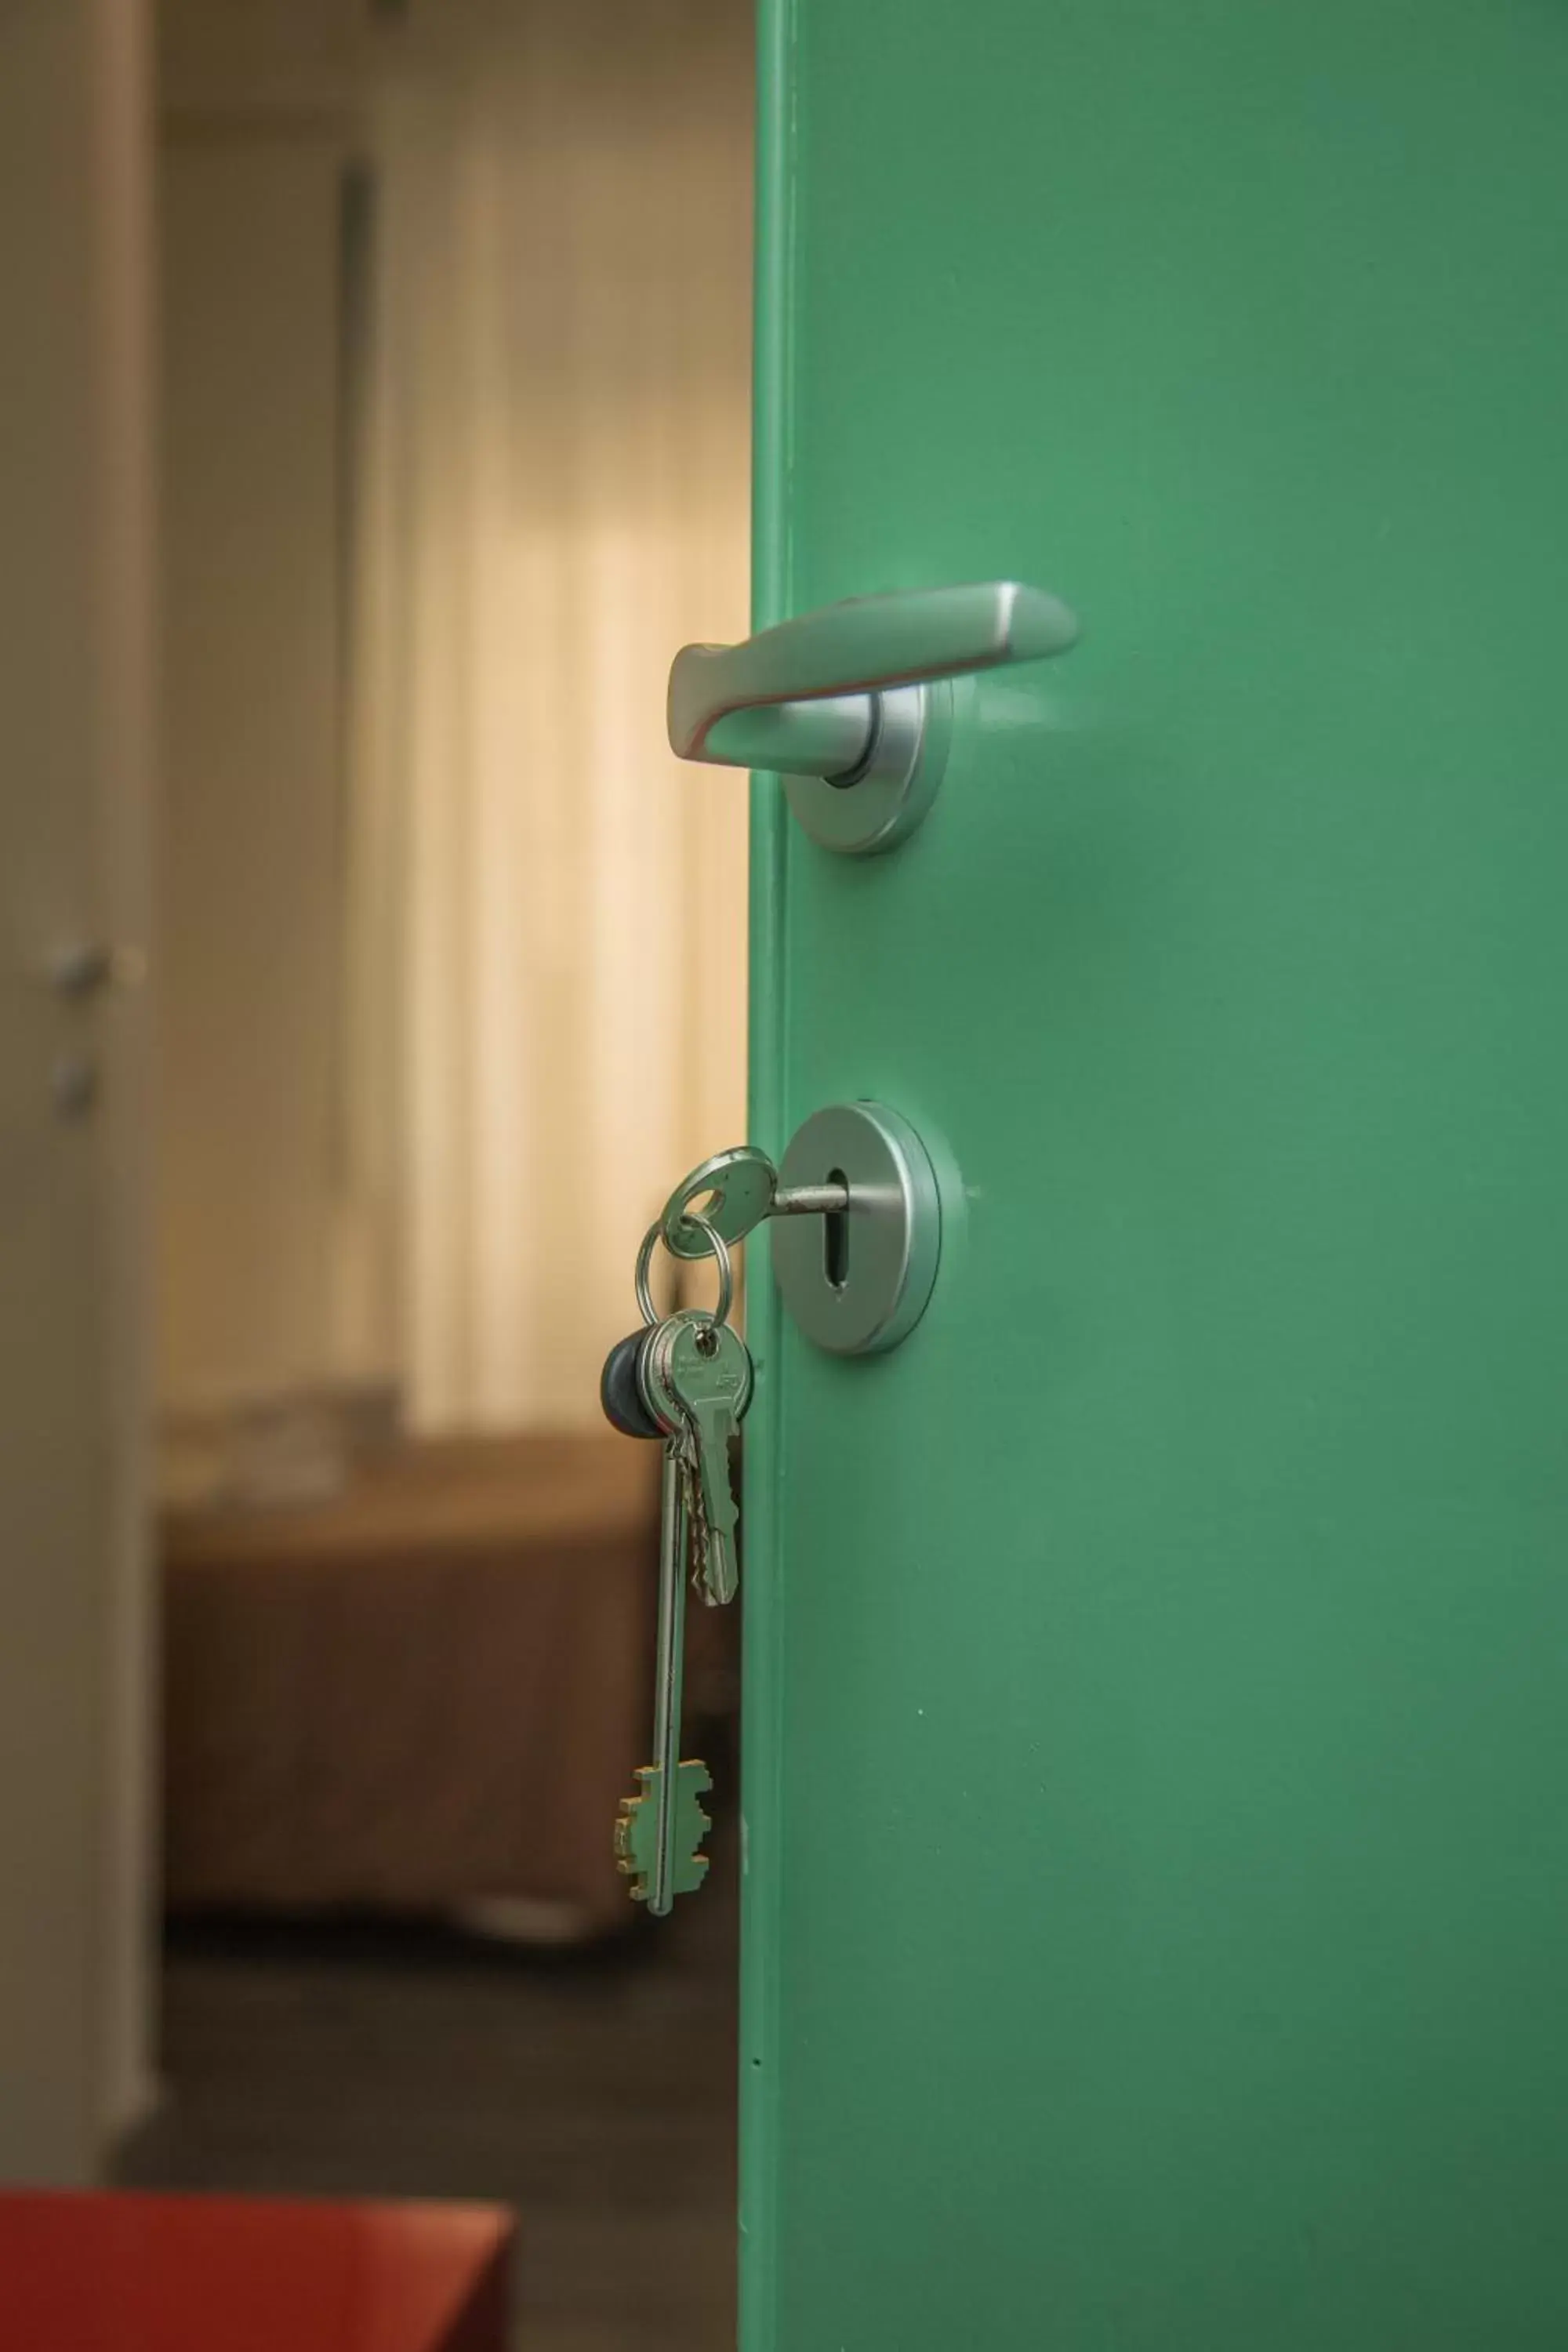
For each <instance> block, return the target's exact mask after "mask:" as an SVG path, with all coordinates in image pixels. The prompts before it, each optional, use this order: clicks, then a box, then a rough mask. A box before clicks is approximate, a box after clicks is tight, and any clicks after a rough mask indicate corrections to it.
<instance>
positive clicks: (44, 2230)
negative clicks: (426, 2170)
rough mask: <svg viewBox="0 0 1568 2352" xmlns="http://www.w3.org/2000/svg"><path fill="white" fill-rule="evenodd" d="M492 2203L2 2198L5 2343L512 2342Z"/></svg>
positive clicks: (214, 2346)
mask: <svg viewBox="0 0 1568 2352" xmlns="http://www.w3.org/2000/svg"><path fill="white" fill-rule="evenodd" d="M511 2241H512V2221H511V2217H510V2214H507V2213H505V2212H503V2211H501V2210H500V2209H499V2208H497V2207H494V2206H488V2205H415V2204H410V2205H384V2204H377V2205H371V2204H331V2205H326V2204H304V2203H296V2202H292V2201H289V2200H276V2201H274V2200H264V2199H249V2198H228V2197H211V2198H209V2197H140V2196H127V2195H118V2194H113V2195H74V2194H54V2193H48V2192H33V2191H28V2192H23V2193H19V2194H14V2195H8V2196H7V2195H0V2278H4V2280H5V2293H4V2294H3V2295H0V2352H506V2343H507V2306H508V2300H509V2295H508V2270H509V2264H510V2250H511Z"/></svg>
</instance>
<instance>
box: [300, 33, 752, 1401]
mask: <svg viewBox="0 0 1568 2352" xmlns="http://www.w3.org/2000/svg"><path fill="white" fill-rule="evenodd" d="M749 20H750V12H749V10H748V9H747V8H746V7H745V6H744V5H742V0H638V5H635V6H633V5H627V0H570V4H569V5H568V0H553V5H542V0H489V5H485V4H484V0H426V5H425V6H424V7H423V9H421V7H420V5H418V0H416V5H414V7H413V9H412V11H411V13H410V15H409V16H408V18H407V19H406V20H405V24H404V26H402V28H401V29H400V31H399V33H398V35H397V37H396V38H395V41H393V42H392V43H391V44H389V55H388V59H387V68H388V69H387V74H386V78H385V80H384V88H383V90H382V96H381V101H380V105H379V114H378V121H379V130H378V137H377V154H376V164H377V178H378V194H377V215H376V229H375V250H376V254H377V260H376V266H375V273H374V274H375V293H374V306H373V315H374V332H373V337H372V346H371V347H372V349H373V351H374V362H373V368H372V383H371V393H370V399H369V407H368V433H367V452H368V454H367V463H366V467H365V476H366V479H365V484H364V494H363V502H362V516H361V526H360V532H359V537H360V550H361V551H360V561H359V565H358V572H359V587H358V593H357V596H356V599H355V603H356V622H355V635H356V649H355V656H354V669H355V676H356V679H357V689H356V717H355V729H354V741H355V760H354V763H353V764H354V770H355V779H354V786H353V814H352V818H351V824H350V844H349V847H350V883H351V898H352V903H353V914H352V920H351V934H352V956H353V969H352V972H351V986H350V1003H351V1013H350V1030H351V1035H350V1041H349V1046H350V1050H349V1053H348V1055H347V1056H346V1061H347V1065H348V1067H349V1070H350V1073H351V1077H350V1088H351V1092H350V1103H349V1114H348V1122H347V1124H348V1129H349V1153H348V1157H349V1160H350V1163H351V1168H350V1176H351V1181H350V1185H349V1192H348V1209H347V1215H346V1220H345V1234H344V1249H343V1253H342V1263H343V1265H344V1267H345V1268H346V1273H345V1277H344V1298H345V1303H344V1308H343V1314H344V1318H345V1321H346V1324H347V1327H348V1331H349V1337H348V1340H347V1342H346V1347H345V1352H346V1353H347V1354H348V1355H349V1356H350V1357H353V1355H355V1354H356V1353H357V1354H358V1355H360V1356H362V1357H364V1356H373V1357H374V1356H375V1355H377V1354H378V1353H379V1354H383V1355H384V1354H387V1353H390V1354H391V1355H392V1356H393V1357H394V1358H395V1361H396V1362H397V1364H398V1366H399V1367H400V1369H401V1372H402V1375H403V1378H404V1381H405V1390H406V1394H407V1398H408V1402H409V1408H410V1413H411V1418H412V1420H413V1421H414V1423H415V1424H416V1426H418V1427H421V1428H425V1429H435V1428H452V1427H462V1426H467V1427H517V1426H526V1425H532V1426H549V1425H552V1424H555V1425H562V1424H566V1425H569V1424H572V1423H581V1422H584V1421H588V1420H591V1419H592V1418H593V1416H594V1415H595V1412H596V1410H597V1406H596V1386H597V1379H598V1371H599V1365H600V1362H601V1360H602V1358H603V1355H604V1352H605V1349H606V1347H607V1346H608V1344H609V1343H610V1341H611V1340H612V1339H615V1338H616V1337H617V1336H618V1335H619V1334H620V1333H621V1332H623V1331H625V1330H626V1329H628V1328H631V1326H632V1325H633V1323H634V1322H635V1320H636V1310H635V1308H634V1307H633V1304H632V1293H631V1269H632V1260H633V1255H634V1253H635V1251H636V1247H637V1241H638V1239H639V1237H640V1235H641V1234H642V1231H643V1229H644V1226H645V1225H646V1223H647V1221H648V1218H649V1216H650V1215H651V1213H653V1210H654V1209H655V1208H656V1207H657V1206H658V1202H659V1201H660V1200H661V1199H662V1197H663V1194H664V1192H666V1191H667V1190H668V1186H669V1185H670V1184H671V1182H672V1181H674V1180H675V1178H676V1177H678V1176H679V1174H680V1173H681V1172H683V1171H684V1170H685V1168H686V1167H687V1166H689V1164H690V1163H691V1162H692V1161H693V1160H696V1159H698V1158H700V1157H701V1156H702V1155H703V1154H704V1153H705V1152H708V1151H710V1150H718V1149H720V1148H721V1147H722V1146H723V1145H726V1144H728V1143H731V1142H733V1141H736V1140H738V1139H740V1138H741V1137H742V1134H743V1132H744V1125H743V1099H744V1097H743V1034H744V977H745V940H744V887H745V886H744V827H745V816H744V803H745V797H746V787H745V780H744V778H743V777H742V776H739V775H736V774H731V773H729V772H723V771H718V770H715V771H711V772H704V771H701V770H699V769H693V768H689V767H683V766H681V765H680V764H679V763H678V762H676V761H673V760H672V759H671V758H670V756H669V753H668V748H667V746H666V743H665V740H664V732H663V707H664V687H665V678H666V674H667V671H668V663H669V657H670V656H671V654H672V652H673V651H674V650H675V648H676V647H677V646H679V645H680V644H682V643H683V642H685V641H686V640H687V639H689V638H693V637H698V638H708V639H721V638H724V637H727V636H731V635H743V634H744V631H745V628H746V607H747V587H746V582H747V569H748V564H747V520H746V518H747V509H748V431H749V413H750V387H749V343H750V275H751V257H750V230H751V190H750V175H751V163H750V139H751V118H752V99H751V62H750V55H749V42H750V21H749ZM388 1318H390V1321H388ZM380 1327H384V1328H380Z"/></svg>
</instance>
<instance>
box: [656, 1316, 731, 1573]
mask: <svg viewBox="0 0 1568 2352" xmlns="http://www.w3.org/2000/svg"><path fill="white" fill-rule="evenodd" d="M656 1361H657V1364H658V1376H659V1379H660V1381H661V1384H662V1387H663V1390H664V1391H665V1393H666V1394H668V1396H669V1397H671V1398H672V1399H673V1400H674V1402H675V1403H676V1404H677V1405H678V1406H679V1409H680V1411H681V1412H682V1413H683V1414H684V1415H685V1418H686V1421H687V1423H688V1424H689V1428H690V1431H691V1435H692V1439H693V1442H694V1444H695V1448H696V1456H695V1459H696V1470H697V1480H698V1486H699V1490H700V1498H701V1500H700V1514H701V1521H702V1534H703V1536H704V1538H705V1549H704V1553H703V1557H702V1559H701V1563H700V1574H701V1579H702V1583H703V1586H704V1588H705V1590H706V1592H707V1596H708V1598H709V1599H710V1601H716V1602H719V1603H721V1604H722V1603H724V1602H727V1601H732V1600H733V1599H734V1597H735V1591H736V1588H737V1586H738V1585H739V1582H740V1570H739V1565H738V1563H737V1560H736V1556H735V1529H736V1527H737V1525H738V1523H739V1518H740V1514H739V1512H738V1511H737V1510H736V1507H735V1489H734V1486H733V1484H732V1482H731V1475H730V1444H731V1439H732V1438H735V1437H738V1436H739V1435H740V1433H741V1423H742V1420H743V1419H744V1417H745V1412H746V1408H747V1406H748V1405H749V1404H750V1403H751V1402H752V1356H751V1350H750V1349H749V1348H748V1347H747V1346H746V1343H745V1341H744V1340H743V1339H742V1338H741V1336H740V1334H739V1332H736V1331H731V1328H730V1327H729V1325H728V1324H727V1323H725V1324H720V1323H711V1322H708V1321H706V1320H700V1321H699V1320H688V1319H685V1318H683V1319H682V1320H681V1321H680V1322H679V1323H678V1324H677V1325H676V1327H675V1328H673V1329H672V1330H668V1336H667V1337H663V1336H661V1344H660V1345H659V1346H658V1349H656V1350H655V1351H654V1355H653V1357H652V1358H650V1362H649V1379H650V1381H651V1380H652V1378H653V1367H654V1363H655V1362H656Z"/></svg>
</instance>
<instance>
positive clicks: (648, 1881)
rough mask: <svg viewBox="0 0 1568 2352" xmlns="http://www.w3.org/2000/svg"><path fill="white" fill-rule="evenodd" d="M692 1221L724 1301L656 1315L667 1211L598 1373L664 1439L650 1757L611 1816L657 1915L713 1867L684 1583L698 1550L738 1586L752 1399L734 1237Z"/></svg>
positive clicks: (608, 1394) (643, 1427)
mask: <svg viewBox="0 0 1568 2352" xmlns="http://www.w3.org/2000/svg"><path fill="white" fill-rule="evenodd" d="M690 1223H692V1224H693V1225H694V1226H696V1227H698V1228H699V1229H700V1234H701V1235H702V1237H703V1238H704V1239H705V1241H706V1243H707V1247H708V1250H709V1251H710V1252H711V1255H712V1256H713V1257H714V1259H715V1261H716V1262H717V1265H718V1268H719V1300H718V1305H717V1306H716V1307H715V1308H714V1310H713V1312H712V1313H711V1314H708V1313H706V1312H705V1311H703V1310H700V1309H691V1308H688V1309H685V1310H683V1311H682V1312H680V1313H678V1314H674V1315H668V1316H665V1317H663V1318H660V1317H659V1316H658V1313H657V1312H656V1310H655V1307H654V1304H653V1299H652V1297H651V1294H650V1291H649V1287H648V1275H649V1271H650V1268H651V1265H652V1258H653V1251H654V1248H655V1246H656V1245H657V1244H658V1241H659V1239H660V1237H661V1234H662V1232H663V1221H662V1220H661V1221H660V1222H659V1223H656V1224H654V1225H651V1226H650V1227H649V1228H648V1231H647V1235H646V1236H645V1238H644V1241H643V1245H642V1248H641V1250H640V1251H639V1253H638V1256H637V1305H638V1307H640V1309H641V1310H642V1318H643V1328H642V1329H641V1330H640V1331H637V1332H634V1333H633V1334H632V1336H631V1338H630V1339H622V1340H621V1341H619V1342H618V1343H617V1345H616V1347H614V1348H613V1349H611V1350H610V1354H609V1358H608V1360H607V1361H606V1363H605V1373H604V1378H603V1381H601V1383H600V1395H601V1397H602V1400H603V1402H604V1406H605V1413H606V1415H607V1416H608V1418H609V1420H610V1421H611V1423H613V1424H614V1426H615V1427H616V1428H617V1429H619V1430H622V1431H624V1432H625V1433H626V1434H627V1435H628V1436H633V1437H646V1438H661V1439H662V1440H663V1442H664V1481H663V1488H662V1493H661V1498H660V1508H659V1557H658V1641H657V1643H656V1650H655V1667H654V1731H653V1745H654V1760H653V1762H652V1763H651V1764H647V1765H644V1766H643V1767H642V1769H640V1770H639V1772H638V1773H637V1794H636V1795H635V1796H633V1797H628V1798H626V1799H625V1800H624V1801H623V1802H622V1806H621V1817H620V1820H619V1822H617V1823H616V1854H617V1856H618V1858H619V1861H620V1865H621V1868H622V1869H623V1871H625V1872H626V1874H627V1875H628V1876H629V1877H630V1879H631V1881H632V1888H631V1891H632V1895H633V1896H634V1898H635V1899H637V1901H639V1902H645V1903H646V1904H647V1907H648V1909H649V1910H650V1911H651V1912H652V1913H654V1914H655V1916H659V1917H662V1916H663V1915H664V1914H665V1913H667V1912H668V1910H669V1909H670V1907H671V1906H672V1904H673V1903H674V1901H675V1897H676V1896H677V1895H689V1894H691V1893H694V1892H695V1890H696V1889H697V1888H698V1887H699V1886H700V1885H701V1884H702V1881H703V1879H704V1878H705V1877H706V1876H707V1874H708V1857H707V1855H706V1854H705V1853H702V1852H701V1851H700V1848H701V1843H702V1840H703V1838H704V1836H705V1835H706V1833H707V1831H708V1828H709V1819H708V1815H707V1814H706V1813H705V1812H704V1811H703V1810H702V1805H701V1799H702V1798H703V1797H704V1796H705V1795H706V1794H707V1792H708V1790H710V1788H711V1786H712V1782H711V1780H710V1777H709V1773H708V1769H707V1767H706V1765H704V1764H701V1763H699V1762H697V1761H695V1760H692V1761H686V1762H683V1761H682V1760H681V1758H680V1700H681V1683H682V1674H683V1665H684V1659H685V1649H686V1585H687V1579H688V1575H689V1570H690V1568H691V1564H692V1559H693V1555H695V1564H696V1582H697V1584H698V1586H699V1589H700V1591H701V1593H702V1596H703V1598H704V1600H705V1601H708V1602H709V1603H710V1605H722V1604H723V1603H724V1602H727V1601H732V1600H733V1599H734V1597H735V1592H736V1590H737V1587H738V1584H739V1581H740V1573H739V1568H738V1565H737V1560H736V1549H735V1531H736V1526H737V1521H738V1514H737V1512H736V1508H735V1493H734V1487H733V1486H732V1484H731V1476H730V1441H731V1438H732V1437H734V1436H736V1435H737V1434H738V1433H739V1431H740V1426H741V1423H742V1418H743V1416H744V1414H745V1411H746V1408H747V1406H748V1405H749V1404H750V1403H751V1401H752V1359H751V1353H750V1350H749V1349H747V1346H746V1343H745V1341H744V1340H743V1339H742V1338H741V1336H740V1334H739V1333H738V1332H737V1331H734V1330H731V1328H730V1321H729V1316H730V1308H731V1304H732V1302H733V1298H734V1273H733V1268H732V1266H731V1259H730V1252H729V1248H728V1245H727V1244H726V1242H725V1240H724V1236H723V1234H721V1232H720V1231H719V1229H718V1228H717V1226H715V1225H713V1224H710V1223H709V1222H708V1220H707V1219H706V1218H705V1217H700V1216H692V1217H691V1219H690ZM683 1238H684V1236H683ZM693 1254H695V1253H693Z"/></svg>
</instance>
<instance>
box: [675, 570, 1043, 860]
mask: <svg viewBox="0 0 1568 2352" xmlns="http://www.w3.org/2000/svg"><path fill="white" fill-rule="evenodd" d="M1078 634H1079V625H1078V621H1077V619H1076V617H1075V615H1074V614H1072V613H1070V612H1069V611H1068V607H1067V606H1066V605H1065V604H1062V603H1060V602H1059V601H1058V598H1056V597H1055V596H1050V595H1047V593H1046V592H1045V591H1044V590H1043V589H1040V588H1028V587H1025V586H1023V585H1021V584H1020V583H1018V582H1016V581H1012V580H986V581H981V582H977V583H972V584H970V585H967V586H964V587H958V588H920V589H913V590H910V591H908V592H906V593H900V594H896V595H890V596H858V597H853V598H851V599H850V600H849V601H848V602H847V603H845V604H825V605H824V606H823V607H822V609H821V610H820V611H819V612H816V613H805V614H802V615H801V616H800V618H799V619H798V620H794V621H784V622H781V623H780V625H778V627H777V628H773V629H764V630H763V631H762V632H761V634H760V635H757V636H754V637H748V638H747V639H746V640H745V642H744V644H742V645H738V646H683V647H682V648H681V650H680V652H679V653H678V654H677V655H676V656H675V660H674V663H673V665H672V666H671V668H670V673H669V740H670V747H671V749H672V750H673V751H676V752H677V753H678V754H679V757H680V758H681V759H683V760H703V761H713V762H716V763H718V764H719V765H721V766H724V767H737V768H764V769H768V770H772V771H774V772H778V773H780V774H782V775H784V777H785V778H786V779H787V780H788V781H787V783H786V789H787V790H788V791H789V794H790V799H791V803H792V805H793V806H794V808H795V814H796V815H797V816H799V817H800V818H801V820H802V822H803V823H804V824H805V827H806V830H807V831H808V832H809V833H810V834H812V835H813V837H814V838H815V839H816V840H818V841H822V842H824V843H825V845H826V846H828V847H830V848H835V849H843V850H847V851H849V852H851V853H852V854H855V855H860V856H864V855H865V854H866V853H867V852H868V851H873V850H881V849H889V848H891V847H892V845H893V843H894V842H895V841H899V840H901V839H903V837H904V836H905V835H907V834H908V833H910V831H911V830H912V829H913V827H914V826H915V825H916V824H919V823H920V821H921V817H923V816H924V814H925V813H926V810H927V808H929V806H930V804H931V795H932V793H934V792H935V789H936V784H937V781H938V778H939V776H940V772H941V762H942V752H943V751H944V749H945V728H944V727H942V728H938V727H937V726H935V725H933V721H935V720H936V719H937V718H938V717H939V713H938V711H937V709H936V706H935V703H934V700H933V691H932V690H933V688H939V687H940V685H941V683H942V681H945V680H946V679H949V678H953V677H963V675H965V674H966V673H968V672H969V671H972V670H981V669H994V668H997V667H999V666H1000V665H1002V664H1003V663H1006V662H1022V661H1039V660H1042V659H1043V658H1044V657H1045V656H1047V655H1050V654H1059V653H1065V652H1067V650H1068V647H1069V646H1072V645H1074V644H1075V643H1076V642H1077V639H1078ZM945 715H946V714H945V709H943V710H942V713H941V714H940V716H941V717H942V719H945ZM939 733H940V734H941V735H942V739H943V740H942V741H941V742H938V741H935V740H933V737H934V736H935V735H937V734H939Z"/></svg>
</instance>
